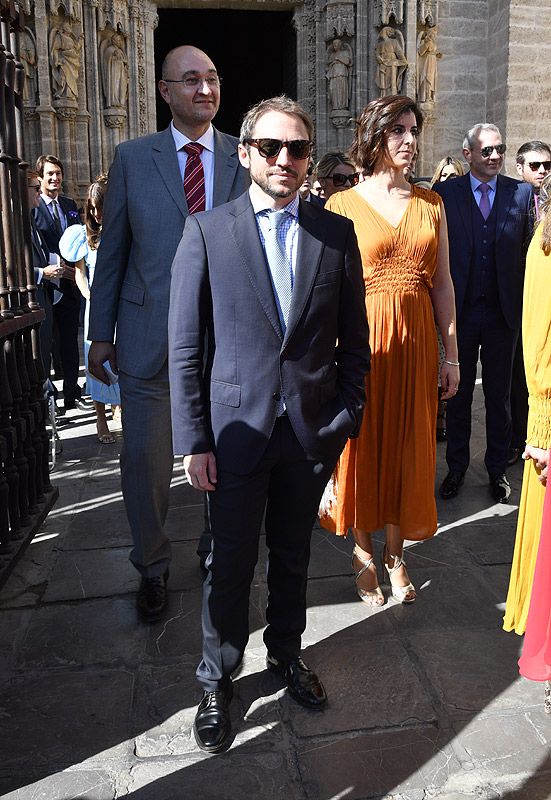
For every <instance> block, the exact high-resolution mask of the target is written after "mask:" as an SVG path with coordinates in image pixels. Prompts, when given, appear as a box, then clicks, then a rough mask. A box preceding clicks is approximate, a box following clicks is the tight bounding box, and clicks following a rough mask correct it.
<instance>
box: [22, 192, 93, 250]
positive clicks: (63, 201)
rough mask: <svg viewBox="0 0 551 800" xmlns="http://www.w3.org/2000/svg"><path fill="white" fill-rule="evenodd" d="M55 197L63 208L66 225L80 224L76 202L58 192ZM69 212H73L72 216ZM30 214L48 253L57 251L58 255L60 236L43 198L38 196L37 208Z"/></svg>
mask: <svg viewBox="0 0 551 800" xmlns="http://www.w3.org/2000/svg"><path fill="white" fill-rule="evenodd" d="M57 199H58V201H59V205H60V206H61V208H62V209H63V213H64V214H65V219H66V220H67V227H69V225H80V224H81V222H80V217H79V215H78V211H77V204H76V203H75V201H74V200H71V198H70V197H65V196H64V195H62V194H60V195H59V196H58V198H57ZM70 212H74V216H73V214H71V213H70ZM32 214H33V219H34V221H35V224H36V227H37V228H38V230H39V231H40V235H41V236H42V239H43V240H44V243H45V244H46V247H47V248H48V250H49V251H50V253H57V254H58V255H59V240H60V238H61V237H60V235H59V233H58V232H57V228H56V226H55V223H54V221H53V219H52V215H51V214H50V212H49V211H48V207H47V206H46V203H45V202H44V198H42V197H41V198H40V205H39V206H38V208H33V211H32Z"/></svg>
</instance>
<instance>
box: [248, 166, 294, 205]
mask: <svg viewBox="0 0 551 800" xmlns="http://www.w3.org/2000/svg"><path fill="white" fill-rule="evenodd" d="M288 174H289V175H291V176H292V177H294V178H295V179H296V184H295V186H280V187H275V186H273V185H272V184H270V177H274V176H271V175H266V173H261V174H254V173H251V180H253V181H254V183H256V184H257V186H260V188H261V189H262V191H263V192H265V193H266V194H267V195H268V197H273V198H274V199H275V198H277V197H291V195H293V194H295V193H296V191H297V190H298V188H299V187H300V186H301V185H302V181H300V182H299V178H298V176H297V175H296V174H295V173H294V172H289V173H288Z"/></svg>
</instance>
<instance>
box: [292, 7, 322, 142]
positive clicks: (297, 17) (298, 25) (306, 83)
mask: <svg viewBox="0 0 551 800" xmlns="http://www.w3.org/2000/svg"><path fill="white" fill-rule="evenodd" d="M320 17H321V14H320V11H319V8H318V7H317V4H316V0H304V3H302V4H301V5H297V6H296V7H295V11H294V14H293V26H294V28H295V30H296V32H297V53H300V58H298V59H297V100H298V102H299V103H300V104H301V105H302V106H303V107H304V108H305V109H306V111H308V113H309V114H310V115H311V116H312V119H313V120H314V123H315V126H316V141H317V146H318V149H319V148H320V142H321V140H322V138H323V131H324V120H323V119H322V118H320V108H319V103H318V96H319V87H318V69H317V64H318V58H317V52H318V51H317V46H318V29H319V24H320ZM323 80H324V82H325V78H323ZM320 84H321V82H320Z"/></svg>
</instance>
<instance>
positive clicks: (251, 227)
mask: <svg viewBox="0 0 551 800" xmlns="http://www.w3.org/2000/svg"><path fill="white" fill-rule="evenodd" d="M232 206H233V207H232V209H231V212H230V213H231V217H230V218H229V229H230V233H231V235H232V237H233V239H234V242H235V244H236V246H237V249H238V250H239V252H240V254H241V257H242V262H243V268H244V269H245V272H246V273H247V275H248V277H249V280H250V282H251V283H252V285H253V288H254V290H255V292H256V295H257V297H258V300H259V302H260V305H261V306H262V308H263V310H264V313H265V314H266V316H267V317H268V319H269V320H270V323H271V325H272V327H273V329H274V330H275V332H276V333H277V335H278V336H279V338H280V339H283V335H282V333H281V325H280V324H279V316H278V313H277V307H276V302H275V298H274V292H273V289H272V282H271V279H270V271H269V267H268V264H267V263H266V256H265V255H264V250H263V249H262V244H261V242H260V236H259V233H258V227H257V224H256V219H255V216H254V211H253V207H252V205H251V201H250V199H249V194H248V192H245V194H243V195H241V197H238V198H237V200H236V201H235V203H233V204H232Z"/></svg>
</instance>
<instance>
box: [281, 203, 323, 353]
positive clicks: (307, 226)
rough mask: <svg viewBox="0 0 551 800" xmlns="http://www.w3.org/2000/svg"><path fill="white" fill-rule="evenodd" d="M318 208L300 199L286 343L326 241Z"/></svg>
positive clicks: (306, 294)
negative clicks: (293, 278)
mask: <svg viewBox="0 0 551 800" xmlns="http://www.w3.org/2000/svg"><path fill="white" fill-rule="evenodd" d="M316 210H317V209H314V207H313V206H311V205H310V203H305V202H304V201H303V200H301V201H300V203H299V212H298V221H299V234H298V248H297V260H296V268H295V281H294V285H293V297H292V300H291V308H290V309H289V320H288V322H287V330H286V331H285V338H284V340H283V346H284V347H285V345H286V343H287V342H288V341H289V339H290V338H291V336H292V335H293V333H294V331H295V328H296V326H297V324H298V322H299V320H300V318H301V316H302V312H303V311H304V307H305V305H306V302H307V300H308V298H309V297H310V294H311V292H312V286H313V284H314V279H315V277H316V275H317V272H318V266H319V262H320V259H321V255H322V252H323V247H324V242H323V240H322V237H321V234H320V227H321V226H320V224H319V218H318V217H319V215H318V214H316V213H315V211H316Z"/></svg>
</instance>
